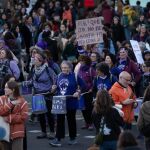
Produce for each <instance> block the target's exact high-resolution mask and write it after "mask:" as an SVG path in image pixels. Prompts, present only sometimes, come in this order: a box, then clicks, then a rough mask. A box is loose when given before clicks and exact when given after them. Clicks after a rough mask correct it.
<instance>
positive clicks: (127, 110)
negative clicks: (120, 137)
mask: <svg viewBox="0 0 150 150" xmlns="http://www.w3.org/2000/svg"><path fill="white" fill-rule="evenodd" d="M130 82H131V75H130V74H129V73H128V72H126V71H123V72H121V73H120V75H119V81H118V82H115V83H114V85H113V86H112V87H111V89H110V91H109V93H110V94H111V96H112V98H113V100H114V102H115V104H120V105H122V111H123V112H124V122H125V127H124V128H125V129H131V123H132V121H133V118H134V112H133V107H134V102H135V95H134V93H133V91H132V89H131V87H130V86H129V85H130Z"/></svg>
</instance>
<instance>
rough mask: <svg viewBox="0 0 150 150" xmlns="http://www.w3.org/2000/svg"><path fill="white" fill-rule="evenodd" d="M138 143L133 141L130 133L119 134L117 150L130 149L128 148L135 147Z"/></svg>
mask: <svg viewBox="0 0 150 150" xmlns="http://www.w3.org/2000/svg"><path fill="white" fill-rule="evenodd" d="M137 145H138V143H137V141H136V139H135V137H134V136H133V134H132V133H131V131H128V130H126V131H124V132H122V133H121V134H120V136H119V140H118V144H117V147H118V150H122V149H124V148H126V147H130V146H137Z"/></svg>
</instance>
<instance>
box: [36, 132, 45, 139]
mask: <svg viewBox="0 0 150 150" xmlns="http://www.w3.org/2000/svg"><path fill="white" fill-rule="evenodd" d="M36 138H37V139H44V138H47V134H46V133H44V132H42V133H41V134H40V135H38V136H37V137H36Z"/></svg>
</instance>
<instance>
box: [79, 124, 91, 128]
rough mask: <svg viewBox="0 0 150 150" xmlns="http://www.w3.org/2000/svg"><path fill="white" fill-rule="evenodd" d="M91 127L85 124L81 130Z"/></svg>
mask: <svg viewBox="0 0 150 150" xmlns="http://www.w3.org/2000/svg"><path fill="white" fill-rule="evenodd" d="M88 127H89V125H88V124H85V125H83V126H82V127H81V129H88Z"/></svg>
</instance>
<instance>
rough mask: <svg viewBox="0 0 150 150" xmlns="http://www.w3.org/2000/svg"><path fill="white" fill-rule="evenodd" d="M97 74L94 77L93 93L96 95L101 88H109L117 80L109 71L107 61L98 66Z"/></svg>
mask: <svg viewBox="0 0 150 150" xmlns="http://www.w3.org/2000/svg"><path fill="white" fill-rule="evenodd" d="M96 71H97V76H96V77H95V79H94V85H93V94H94V96H95V95H96V93H97V92H98V91H100V90H103V89H104V90H109V89H110V88H111V86H112V85H113V84H114V83H115V82H116V81H117V78H116V77H115V76H113V75H112V74H111V73H110V71H109V66H108V65H107V64H106V63H105V62H101V63H99V64H97V66H96Z"/></svg>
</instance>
